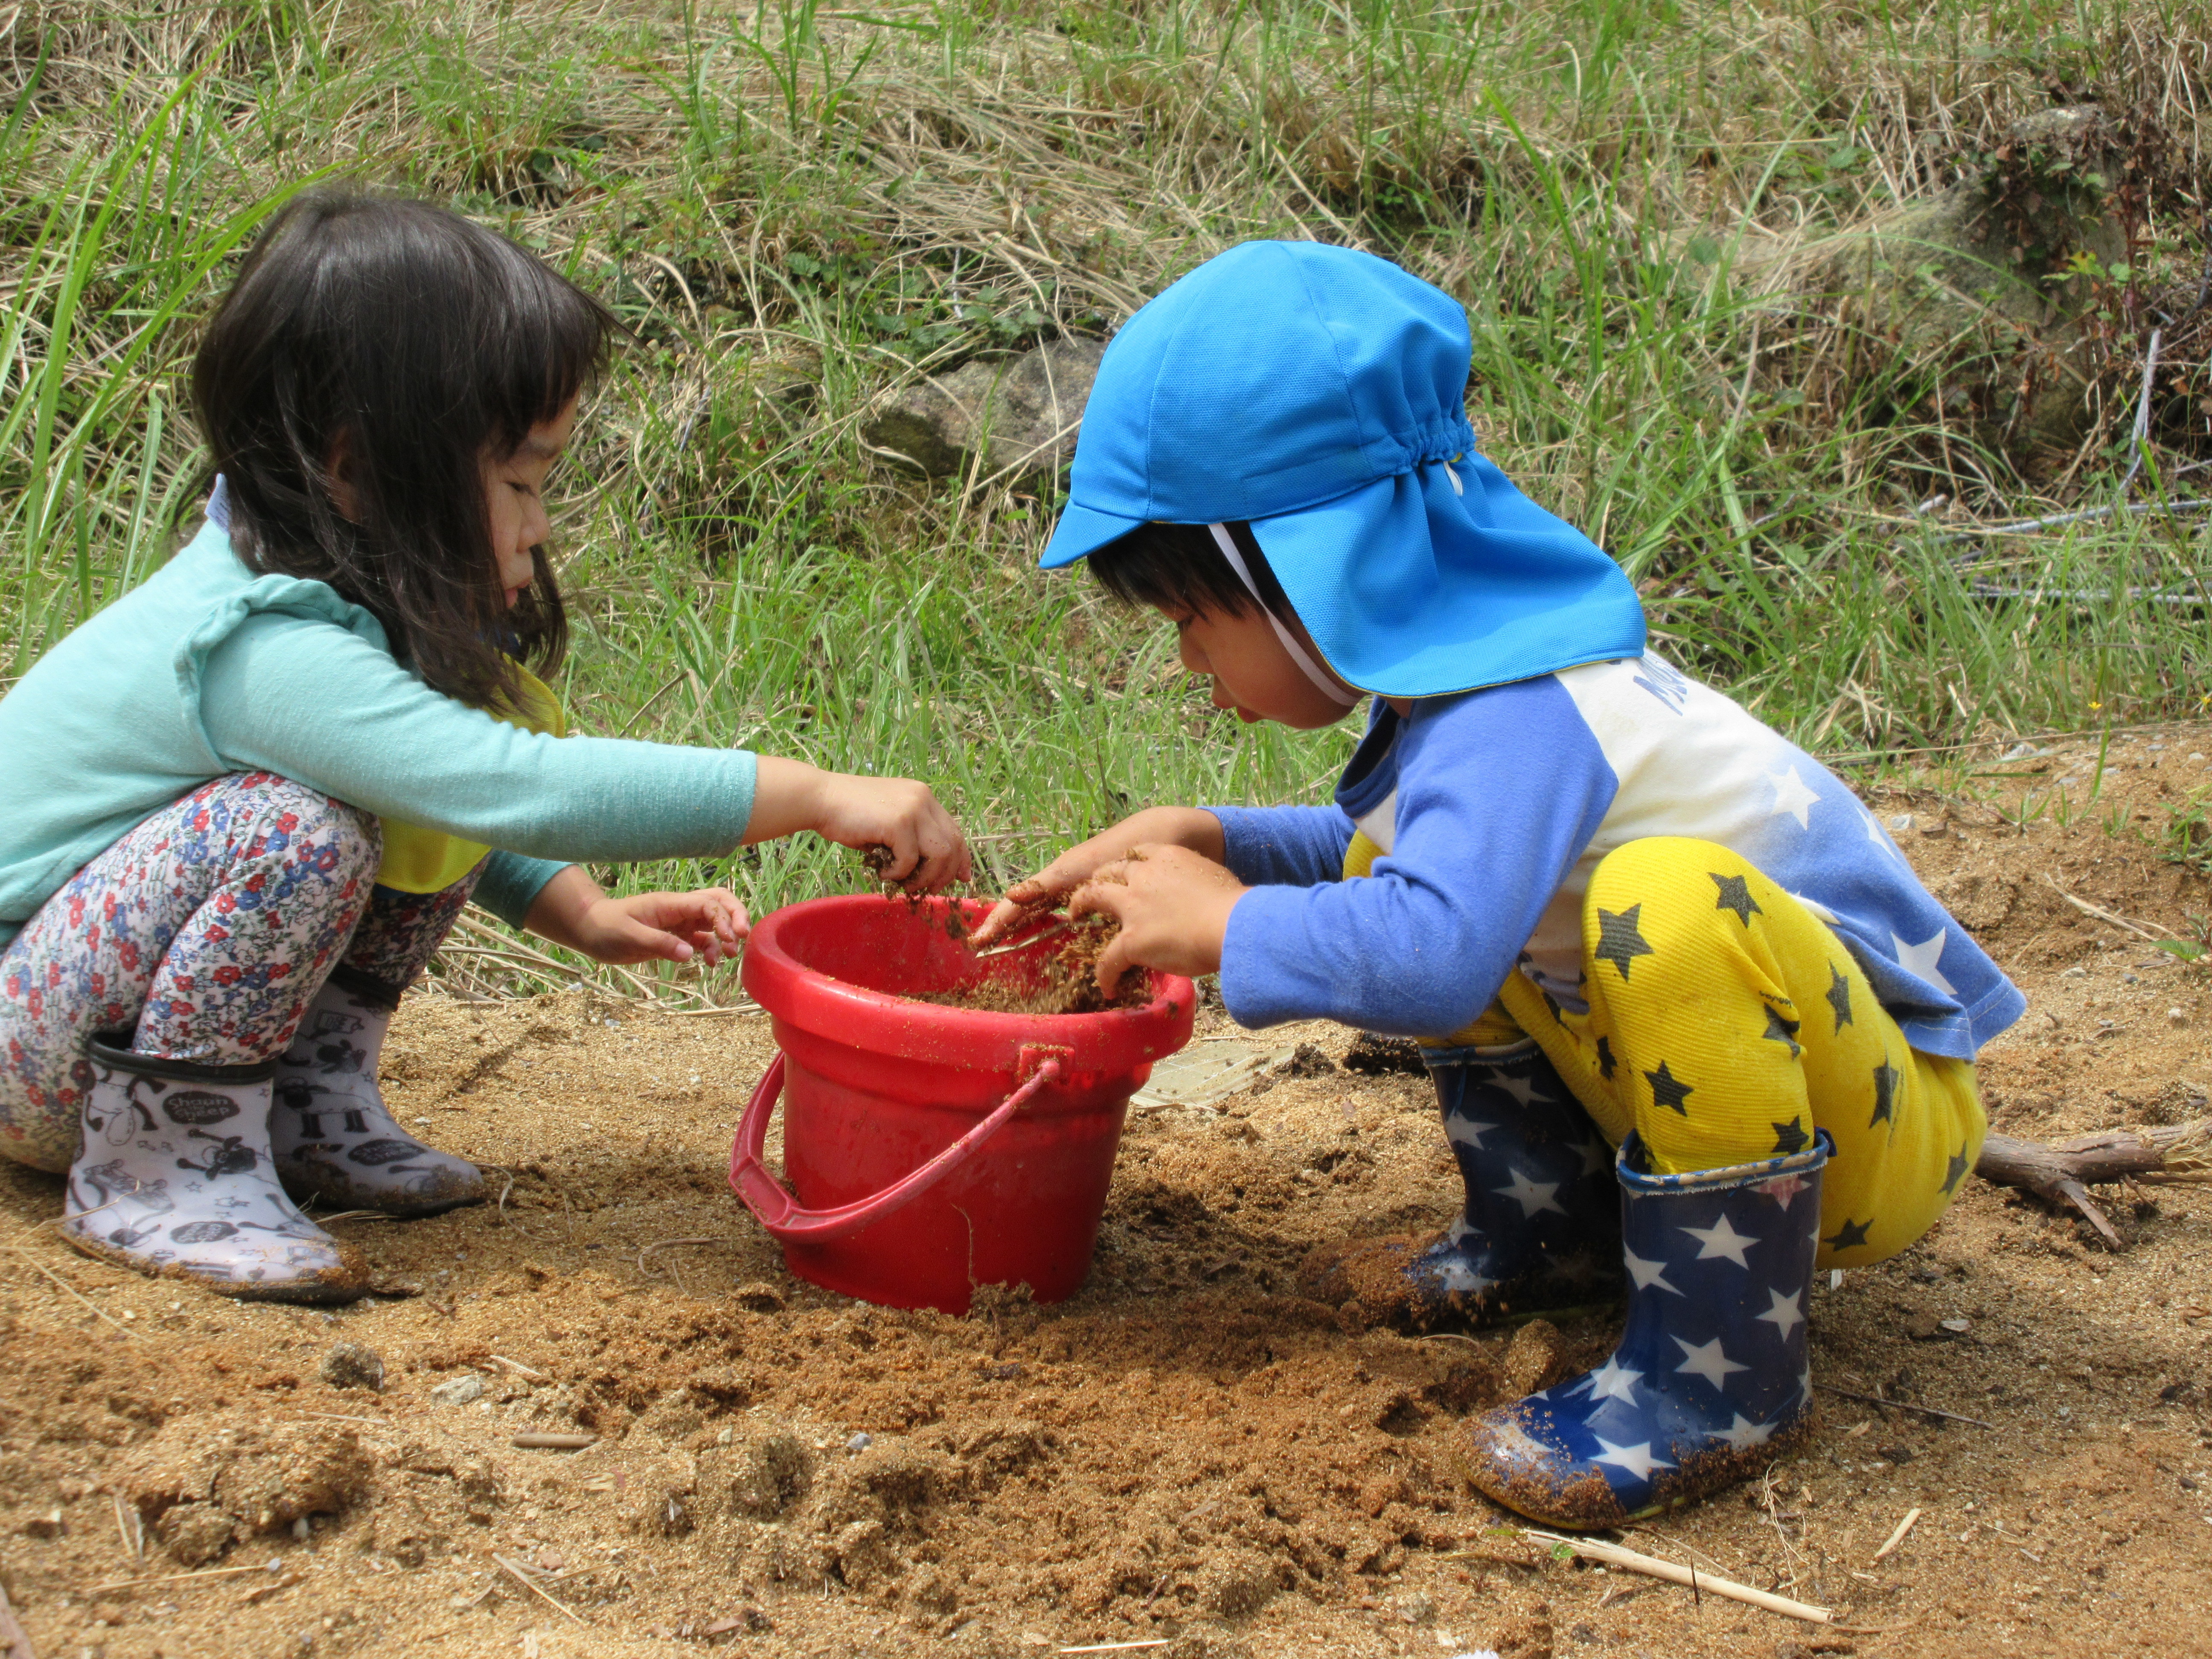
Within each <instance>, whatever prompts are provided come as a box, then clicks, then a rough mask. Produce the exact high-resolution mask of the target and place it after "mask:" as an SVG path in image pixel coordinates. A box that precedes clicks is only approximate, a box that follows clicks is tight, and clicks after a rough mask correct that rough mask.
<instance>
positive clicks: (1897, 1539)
mask: <svg viewBox="0 0 2212 1659" xmlns="http://www.w3.org/2000/svg"><path fill="white" fill-rule="evenodd" d="M1919 1519H1920V1511H1919V1510H1918V1509H1917V1508H1915V1509H1909V1510H1905V1519H1904V1520H1902V1521H1900V1522H1898V1523H1897V1530H1896V1531H1895V1532H1893V1533H1892V1534H1890V1535H1889V1541H1888V1542H1887V1543H1886V1544H1884V1545H1883V1546H1882V1547H1881V1548H1880V1549H1878V1550H1876V1551H1875V1553H1874V1559H1875V1560H1877V1561H1880V1560H1881V1559H1884V1558H1885V1557H1887V1555H1888V1554H1889V1553H1890V1552H1891V1551H1892V1550H1893V1549H1895V1548H1896V1547H1898V1546H1899V1544H1902V1543H1903V1542H1904V1541H1905V1534H1907V1533H1908V1532H1911V1530H1912V1523H1913V1522H1916V1521H1917V1520H1919Z"/></svg>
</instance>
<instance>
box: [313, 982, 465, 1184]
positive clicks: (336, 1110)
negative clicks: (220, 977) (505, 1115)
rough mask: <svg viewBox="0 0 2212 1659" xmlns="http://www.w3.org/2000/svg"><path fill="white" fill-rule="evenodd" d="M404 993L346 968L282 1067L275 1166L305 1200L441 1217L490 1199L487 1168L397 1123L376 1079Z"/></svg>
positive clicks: (318, 998)
mask: <svg viewBox="0 0 2212 1659" xmlns="http://www.w3.org/2000/svg"><path fill="white" fill-rule="evenodd" d="M398 1006H399V993H398V990H395V989H394V988H393V987H391V986H389V985H386V984H385V983H384V982H383V981H380V980H375V979H372V978H370V977H369V976H368V975H366V974H363V973H360V972H358V971H356V970H355V969H351V968H344V967H341V968H337V969H333V970H332V971H331V976H330V979H329V980H328V981H326V982H325V984H324V986H323V988H322V989H321V990H320V991H319V992H318V993H317V994H316V995H315V1000H314V1001H313V1002H312V1003H310V1004H309V1005H308V1006H307V1015H306V1017H305V1018H302V1019H301V1022H300V1030H299V1033H298V1035H297V1036H295V1037H294V1038H293V1040H292V1046H291V1047H290V1048H288V1049H286V1050H285V1051H284V1058H283V1060H282V1061H280V1062H279V1063H278V1065H277V1067H276V1121H275V1123H274V1125H273V1138H274V1140H275V1144H276V1173H277V1174H278V1176H281V1177H282V1178H283V1182H284V1189H285V1191H287V1192H289V1193H290V1194H292V1195H293V1196H294V1197H295V1198H296V1199H298V1200H300V1201H301V1203H303V1204H304V1203H307V1202H308V1201H309V1200H319V1201H320V1202H322V1203H325V1204H327V1205H331V1206H333V1207H335V1208H337V1209H342V1210H381V1211H383V1212H385V1213H386V1215H394V1216H423V1215H437V1214H439V1213H441V1212H443V1211H447V1210H451V1209H455V1208H458V1207H459V1206H461V1205H464V1204H481V1203H482V1202H483V1199H484V1178H483V1171H482V1170H478V1169H477V1166H476V1165H475V1164H471V1163H470V1162H469V1161H468V1160H467V1159H466V1158H455V1157H453V1154H451V1153H450V1152H438V1151H436V1150H435V1149H434V1148H432V1147H428V1146H424V1145H423V1144H422V1142H421V1141H419V1140H417V1139H415V1137H414V1136H412V1135H410V1134H409V1133H407V1132H406V1131H405V1130H404V1129H403V1128H401V1127H399V1125H398V1123H396V1122H395V1121H392V1114H391V1113H390V1112H389V1111H387V1110H386V1109H385V1104H384V1096H383V1095H382V1093H381V1092H380V1091H379V1090H378V1088H377V1086H376V1067H377V1060H378V1056H379V1055H380V1054H382V1053H383V1050H384V1036H385V1033H386V1030H389V1029H390V1028H391V1025H392V1013H393V1012H394V1011H395V1010H397V1009H398Z"/></svg>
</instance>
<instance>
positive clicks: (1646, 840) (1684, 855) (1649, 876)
mask: <svg viewBox="0 0 2212 1659" xmlns="http://www.w3.org/2000/svg"><path fill="white" fill-rule="evenodd" d="M1757 874H1759V869H1758V866H1756V865H1754V864H1753V863H1752V862H1751V860H1748V859H1747V858H1746V857H1744V855H1743V854H1741V853H1739V852H1737V851H1736V850H1735V848H1730V847H1723V846H1722V845H1721V844H1720V843H1719V842H1711V841H1700V840H1699V839H1698V838H1697V837H1696V836H1644V837H1642V838H1641V839H1640V840H1637V841H1632V842H1623V843H1622V844H1621V845H1620V846H1619V847H1616V848H1613V851H1612V852H1610V853H1608V854H1606V855H1605V857H1604V858H1602V859H1601V860H1598V866H1597V868H1596V869H1595V870H1593V871H1591V872H1590V884H1589V897H1588V899H1587V900H1586V901H1585V902H1587V903H1589V904H1591V905H1595V906H1598V907H1599V908H1603V909H1607V910H1610V911H1612V912H1613V913H1614V914H1615V915H1619V914H1620V913H1621V912H1623V911H1626V909H1628V908H1630V907H1631V906H1632V905H1640V904H1647V903H1649V902H1651V900H1653V899H1654V898H1657V897H1664V896H1668V895H1670V894H1674V893H1678V892H1680V891H1685V890H1688V891H1696V890H1699V889H1703V890H1705V892H1717V891H1718V890H1719V879H1721V878H1729V877H1734V878H1745V877H1748V876H1753V875H1757ZM1700 896H1702V895H1700Z"/></svg>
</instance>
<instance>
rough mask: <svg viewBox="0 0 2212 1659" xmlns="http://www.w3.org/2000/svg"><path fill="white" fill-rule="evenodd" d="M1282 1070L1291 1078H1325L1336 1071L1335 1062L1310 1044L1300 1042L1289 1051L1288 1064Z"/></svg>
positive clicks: (1314, 1045)
mask: <svg viewBox="0 0 2212 1659" xmlns="http://www.w3.org/2000/svg"><path fill="white" fill-rule="evenodd" d="M1283 1070H1284V1071H1285V1073H1288V1074H1289V1075H1291V1077H1327V1076H1328V1074H1329V1073H1332V1072H1334V1070H1336V1062H1335V1061H1334V1060H1331V1059H1330V1058H1329V1057H1328V1055H1327V1054H1323V1053H1322V1051H1321V1049H1320V1048H1319V1047H1318V1046H1317V1045H1316V1044H1314V1043H1311V1042H1301V1043H1300V1044H1298V1046H1297V1048H1293V1049H1291V1060H1290V1064H1288V1065H1287V1066H1284V1067H1283Z"/></svg>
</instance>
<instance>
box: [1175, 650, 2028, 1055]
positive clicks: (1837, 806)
mask: <svg viewBox="0 0 2212 1659" xmlns="http://www.w3.org/2000/svg"><path fill="white" fill-rule="evenodd" d="M1209 810H1210V811H1212V812H1213V813H1214V814H1215V815H1216V816H1217V817H1219V818H1220V820H1221V823H1222V829H1223V831H1224V834H1225V839H1226V842H1227V846H1228V863H1229V867H1230V869H1231V871H1232V872H1234V873H1235V874H1236V876H1237V878H1238V879H1239V880H1241V881H1243V882H1245V883H1247V884H1249V885H1250V886H1251V889H1252V890H1251V891H1249V892H1248V893H1247V894H1246V895H1245V896H1243V898H1241V899H1239V900H1238V901H1237V908H1235V910H1234V911H1232V912H1231V915H1230V919H1229V930H1228V934H1227V938H1226V939H1225V942H1224V945H1223V951H1222V960H1221V992H1222V997H1223V1000H1225V1002H1226V1003H1227V1005H1228V1007H1229V1012H1231V1014H1232V1015H1234V1016H1235V1017H1236V1018H1237V1021H1238V1022H1239V1023H1240V1024H1245V1025H1252V1026H1261V1025H1272V1024H1276V1023H1277V1022H1279V1021H1281V1020H1286V1019H1334V1020H1340V1021H1342V1022H1343V1023H1345V1024H1349V1025H1356V1026H1358V1027H1360V1028H1362V1029H1363V1030H1374V1031H1384V1032H1391V1033H1395V1034H1398V1035H1401V1036H1419V1037H1439V1036H1446V1035H1448V1034H1450V1033H1453V1032H1456V1031H1459V1030H1463V1029H1464V1028H1465V1027H1467V1026H1468V1025H1469V1024H1473V1022H1474V1019H1475V1018H1476V1017H1477V1016H1478V1015H1480V1013H1481V1012H1482V1011H1483V1010H1484V1009H1485V1008H1486V1007H1488V1006H1489V1005H1490V1003H1491V1001H1492V999H1493V998H1494V997H1495V996H1496V995H1497V994H1498V987H1499V986H1500V985H1502V984H1503V983H1504V980H1505V975H1507V974H1509V973H1511V972H1513V971H1515V970H1516V966H1517V968H1518V970H1519V971H1521V972H1522V973H1525V974H1527V975H1528V977H1529V978H1531V979H1532V980H1534V981H1535V982H1536V983H1537V984H1538V985H1540V986H1541V987H1543V988H1544V989H1545V990H1546V991H1547V992H1548V993H1549V994H1551V995H1552V996H1553V998H1554V999H1555V1000H1557V1001H1558V1002H1559V1003H1560V1004H1561V1005H1562V1006H1565V1007H1566V1008H1569V1009H1571V1010H1574V1011H1577V1012H1579V1011H1580V1010H1581V1009H1582V1008H1583V1007H1584V1006H1586V1005H1584V1004H1583V1000H1582V999H1581V996H1580V994H1579V992H1578V990H1577V986H1578V985H1579V983H1580V981H1581V976H1582V912H1583V895H1584V893H1585V892H1587V890H1589V879H1590V873H1591V872H1592V871H1593V870H1595V868H1596V867H1597V864H1598V861H1599V860H1601V859H1602V858H1604V857H1605V855H1606V854H1608V853H1610V852H1612V851H1613V848H1617V847H1620V846H1621V845H1623V844H1624V843H1626V842H1631V841H1637V840H1641V839H1643V838H1644V837H1645V836H1696V837H1699V839H1702V840H1705V841H1711V842H1718V843H1719V844H1720V845H1722V846H1723V847H1728V848H1733V849H1735V851H1736V852H1738V853H1740V854H1742V855H1743V856H1744V857H1745V858H1747V859H1748V860H1751V861H1752V862H1753V864H1755V865H1757V866H1759V869H1761V870H1762V871H1764V872H1765V873H1766V874H1767V876H1768V877H1770V878H1771V879H1772V880H1773V881H1775V882H1776V883H1777V884H1778V885H1780V886H1782V887H1783V888H1784V889H1786V890H1788V891H1789V892H1790V893H1791V894H1793V895H1795V896H1796V897H1797V898H1798V899H1799V900H1800V901H1801V902H1803V903H1804V904H1805V906H1806V907H1807V908H1808V909H1810V910H1811V911H1812V912H1813V913H1814V915H1817V916H1819V917H1820V919H1821V920H1822V921H1826V923H1827V924H1828V926H1829V927H1832V928H1833V929H1834V930H1835V932H1836V934H1837V936H1838V938H1839V939H1842V941H1843V942H1844V945H1845V946H1846V947H1847V948H1848V949H1849V950H1850V952H1851V955H1852V956H1853V957H1855V958H1857V962H1858V963H1859V965H1860V967H1861V968H1863V969H1864V970H1865V972H1866V975H1867V978H1868V980H1869V981H1870V982H1871V984H1872V985H1873V987H1874V991H1875V995H1876V996H1877V997H1878V998H1879V999H1880V1000H1881V1004H1882V1006H1883V1007H1884V1008H1886V1009H1887V1010H1888V1012H1889V1013H1890V1015H1891V1017H1892V1018H1894V1019H1895V1020H1896V1021H1897V1023H1898V1024H1899V1027H1900V1028H1902V1030H1904V1033H1905V1039H1906V1041H1908V1042H1911V1044H1912V1046H1913V1047H1914V1048H1918V1049H1920V1050H1922V1051H1923V1052H1924V1053H1927V1054H1941V1055H1946V1056H1948V1057H1950V1058H1953V1059H1958V1060H1971V1059H1972V1058H1973V1056H1974V1054H1975V1052H1976V1050H1978V1048H1980V1047H1981V1045H1982V1044H1983V1043H1984V1042H1988V1041H1989V1040H1990V1038H1991V1037H1993V1036H1996V1034H1997V1033H1998V1032H2000V1031H2002V1030H2004V1029H2005V1027H2007V1026H2008V1025H2010V1024H2012V1023H2013V1022H2014V1021H2015V1020H2016V1019H2018V1018H2020V1017H2021V1014H2022V1013H2023V1012H2026V1009H2027V1000H2026V999H2025V998H2023V997H2022V996H2021V994H2020V992H2019V991H2018V990H2017V989H2016V988H2015V987H2014V985H2013V983H2012V981H2009V980H2008V979H2007V978H2006V977H2005V976H2004V975H2003V974H2002V972H2001V971H2000V970H1999V969H1998V968H1997V966H1996V963H1993V962H1991V961H1990V958H1989V957H1987V956H1986V955H1985V954H1984V952H1983V951H1982V950H1981V947H1980V946H1978V945H1976V944H1975V943H1974V941H1973V940H1972V939H1970V938H1969V937H1967V934H1966V929H1965V928H1963V927H1960V925H1959V923H1958V922H1957V921H1956V920H1954V918H1953V917H1952V916H1951V915H1949V913H1948V912H1947V911H1946V910H1945V909H1944V908H1943V907H1942V905H1940V904H1938V903H1937V902H1936V901H1935V899H1934V898H1933V897H1931V896H1929V892H1928V890H1927V889H1926V888H1924V887H1923V886H1922V885H1921V884H1920V882H1919V880H1918V878H1917V877H1915V876H1914V874H1913V873H1912V870H1911V866H1909V865H1907V864H1906V862H1905V855H1904V854H1902V853H1900V852H1899V851H1898V849H1897V846H1896V844H1895V843H1894V842H1892V841H1891V840H1890V838H1889V836H1887V834H1886V833H1885V832H1884V831H1883V829H1882V828H1881V824H1880V823H1877V822H1876V821H1875V817H1874V815H1873V814H1872V813H1870V812H1869V811H1867V809H1866V808H1865V807H1864V806H1863V805H1861V804H1860V803H1859V801H1858V799H1857V797H1856V796H1854V795H1853V794H1852V793H1851V792H1850V790H1849V789H1848V788H1846V787H1844V784H1843V783H1842V781H1840V780H1838V778H1837V777H1836V776H1835V775H1833V774H1832V773H1831V772H1830V771H1828V769H1826V767H1824V766H1822V765H1821V764H1820V763H1819V762H1818V761H1816V760H1814V759H1813V757H1811V756H1809V755H1808V754H1807V753H1805V751H1804V750H1802V749H1799V748H1797V747H1796V745H1795V744H1791V743H1790V742H1788V741H1787V740H1785V739H1784V738H1783V737H1781V736H1780V734H1778V732H1773V731H1772V730H1771V729H1769V728H1768V727H1767V726H1764V725H1762V724H1761V723H1760V722H1759V720H1755V719H1753V717H1752V716H1751V715H1750V714H1747V713H1746V712H1745V711H1744V710H1743V709H1741V708H1738V707H1737V706H1736V705H1735V703H1734V702H1730V701H1729V699H1728V698H1727V697H1725V696H1722V695H1721V694H1720V693H1719V692H1717V691H1715V690H1712V689H1711V688H1710V687H1708V686H1705V685H1701V684H1698V683H1697V682H1696V681H1695V680H1692V679H1691V678H1689V677H1688V676H1686V675H1685V674H1683V673H1682V672H1681V671H1680V670H1678V669H1676V668H1674V667H1673V666H1671V665H1668V663H1667V662H1665V661H1664V660H1663V659H1661V658H1660V657H1658V656H1657V655H1656V654H1652V653H1646V654H1645V655H1644V656H1642V657H1640V658H1628V659H1622V660H1620V661H1616V662H1603V663H1593V664H1590V665H1587V666H1584V667H1581V668H1571V669H1567V670H1565V671H1561V672H1559V673H1557V674H1547V675H1545V676H1544V677H1542V678H1539V679H1532V680H1521V681H1516V682H1515V683H1514V684H1510V685H1499V686H1492V687H1489V688H1486V689H1485V690H1480V691H1470V692H1468V693H1466V694H1464V695H1462V696H1453V697H1431V698H1426V699H1424V700H1422V701H1420V702H1416V703H1414V704H1413V710H1412V713H1411V714H1410V716H1408V717H1406V718H1403V719H1401V717H1400V716H1399V715H1398V714H1397V713H1396V711H1395V710H1394V709H1392V708H1390V706H1389V704H1388V703H1386V702H1383V700H1382V699H1381V698H1379V697H1378V698H1376V700H1375V703H1374V708H1373V712H1372V714H1371V715H1370V720H1369V725H1368V730H1367V735H1366V737H1365V738H1364V739H1363V740H1362V742H1361V743H1360V745H1359V748H1358V750H1357V751H1356V752H1355V753H1354V754H1353V756H1352V763H1351V764H1350V766H1348V767H1347V768H1346V769H1345V773H1344V776H1343V778H1342V779H1341V780H1340V781H1339V783H1338V785H1337V790H1336V804H1335V805H1331V806H1274V807H1237V806H1217V807H1212V808H1210V809H1209ZM1355 835H1364V836H1365V837H1366V838H1367V840H1368V841H1370V842H1372V843H1373V844H1374V847H1375V848H1376V849H1377V856H1376V857H1375V859H1374V861H1373V863H1372V865H1371V866H1370V872H1369V873H1368V874H1367V875H1366V876H1364V877H1360V878H1351V879H1340V876H1341V874H1342V872H1343V871H1344V869H1345V858H1346V853H1347V851H1350V850H1352V842H1353V837H1354V836H1355ZM1357 862H1358V860H1356V859H1355V863H1357Z"/></svg>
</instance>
